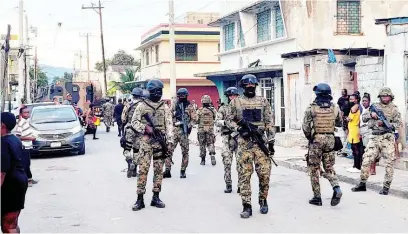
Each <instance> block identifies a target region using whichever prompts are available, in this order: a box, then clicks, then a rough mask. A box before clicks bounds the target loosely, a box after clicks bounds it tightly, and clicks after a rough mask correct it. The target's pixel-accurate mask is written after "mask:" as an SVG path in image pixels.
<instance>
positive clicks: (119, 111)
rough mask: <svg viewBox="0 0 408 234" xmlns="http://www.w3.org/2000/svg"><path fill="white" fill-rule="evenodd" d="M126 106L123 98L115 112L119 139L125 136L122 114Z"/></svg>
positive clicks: (120, 99)
mask: <svg viewBox="0 0 408 234" xmlns="http://www.w3.org/2000/svg"><path fill="white" fill-rule="evenodd" d="M123 108H124V105H123V103H122V98H119V100H118V104H117V105H116V106H115V110H114V111H113V114H114V117H115V121H116V123H117V125H118V137H120V136H122V135H123V134H124V132H123V128H124V126H123V123H122V118H121V116H122V112H123Z"/></svg>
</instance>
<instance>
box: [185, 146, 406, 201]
mask: <svg viewBox="0 0 408 234" xmlns="http://www.w3.org/2000/svg"><path fill="white" fill-rule="evenodd" d="M190 143H192V144H194V145H197V146H198V145H199V144H198V141H194V140H191V139H190ZM215 148H216V149H218V150H221V149H222V148H221V147H220V146H215ZM275 161H276V163H278V165H279V166H282V167H284V168H287V169H291V170H296V171H301V172H305V173H307V167H306V166H300V165H298V164H296V163H291V162H288V161H285V160H279V159H276V158H275ZM337 177H338V178H339V181H341V182H344V183H348V184H352V185H357V184H358V183H360V180H359V179H355V178H351V177H347V176H344V175H339V174H337ZM366 185H367V189H370V190H373V191H376V192H378V191H380V190H381V189H382V188H383V185H382V183H381V184H378V183H372V182H369V181H367V184H366ZM389 195H391V196H395V197H399V198H404V199H408V191H404V190H401V189H395V188H390V191H389Z"/></svg>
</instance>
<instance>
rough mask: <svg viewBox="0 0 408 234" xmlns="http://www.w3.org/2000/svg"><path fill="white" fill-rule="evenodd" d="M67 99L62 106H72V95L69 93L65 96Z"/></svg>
mask: <svg viewBox="0 0 408 234" xmlns="http://www.w3.org/2000/svg"><path fill="white" fill-rule="evenodd" d="M65 97H66V99H65V100H64V101H63V102H62V105H71V104H72V95H71V94H70V93H67V95H66V96H65Z"/></svg>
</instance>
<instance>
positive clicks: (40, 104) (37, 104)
mask: <svg viewBox="0 0 408 234" xmlns="http://www.w3.org/2000/svg"><path fill="white" fill-rule="evenodd" d="M50 105H55V104H54V103H35V104H32V105H27V108H28V110H29V111H30V113H31V111H32V110H33V108H34V107H36V106H50Z"/></svg>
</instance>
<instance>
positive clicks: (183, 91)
mask: <svg viewBox="0 0 408 234" xmlns="http://www.w3.org/2000/svg"><path fill="white" fill-rule="evenodd" d="M187 96H188V90H187V89H186V88H180V89H179V90H177V97H187Z"/></svg>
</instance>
